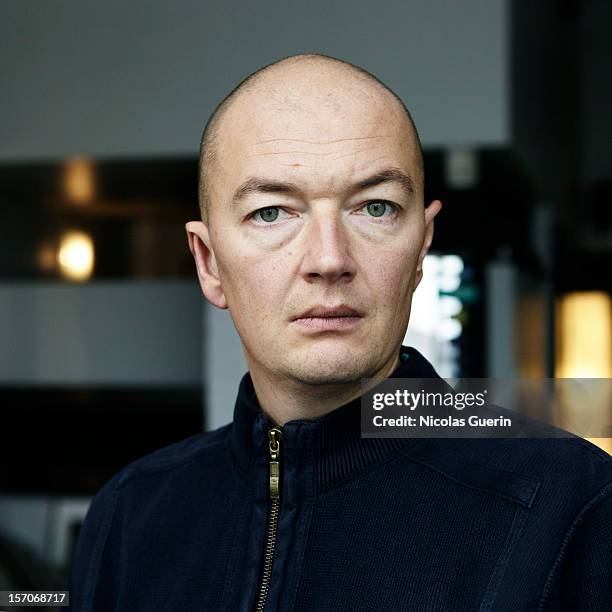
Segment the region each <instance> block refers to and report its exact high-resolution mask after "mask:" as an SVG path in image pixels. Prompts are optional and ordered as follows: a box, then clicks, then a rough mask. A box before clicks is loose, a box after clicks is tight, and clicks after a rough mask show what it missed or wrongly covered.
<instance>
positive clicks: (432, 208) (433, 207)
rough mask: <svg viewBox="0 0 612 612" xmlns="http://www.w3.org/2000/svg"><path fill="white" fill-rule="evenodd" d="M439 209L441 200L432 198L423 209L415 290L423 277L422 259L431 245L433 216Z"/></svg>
mask: <svg viewBox="0 0 612 612" xmlns="http://www.w3.org/2000/svg"><path fill="white" fill-rule="evenodd" d="M441 209H442V202H440V200H434V201H433V202H432V203H431V204H430V205H429V206H428V207H427V208H426V209H425V237H424V239H423V247H422V248H421V252H420V253H419V259H418V261H417V268H416V278H415V283H414V289H415V290H416V288H417V287H418V286H419V283H420V282H421V279H422V278H423V260H424V259H425V255H427V252H428V251H429V247H430V246H431V241H432V240H433V233H434V217H435V216H436V215H437V214H438V213H439V212H440V210H441Z"/></svg>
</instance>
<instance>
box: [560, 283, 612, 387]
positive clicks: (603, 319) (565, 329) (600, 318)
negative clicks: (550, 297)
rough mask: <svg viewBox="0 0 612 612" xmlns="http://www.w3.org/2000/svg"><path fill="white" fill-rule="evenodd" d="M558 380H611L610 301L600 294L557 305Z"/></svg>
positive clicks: (579, 294) (575, 295)
mask: <svg viewBox="0 0 612 612" xmlns="http://www.w3.org/2000/svg"><path fill="white" fill-rule="evenodd" d="M557 320H558V327H557V351H556V353H557V354H556V367H555V375H556V376H557V377H558V378H612V299H611V298H610V296H609V295H608V294H607V293H605V292H603V291H581V292H576V293H568V294H567V295H564V296H562V297H561V298H559V299H558V301H557Z"/></svg>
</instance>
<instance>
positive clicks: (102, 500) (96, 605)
mask: <svg viewBox="0 0 612 612" xmlns="http://www.w3.org/2000/svg"><path fill="white" fill-rule="evenodd" d="M119 476H120V474H117V475H116V476H115V477H113V478H112V479H111V480H109V481H108V482H107V483H106V484H105V485H104V486H103V487H102V488H101V489H100V490H99V491H98V493H97V494H96V495H95V496H94V498H93V499H92V501H91V504H90V506H89V509H88V510H87V514H86V515H85V519H84V521H83V524H82V526H81V530H80V532H79V537H78V541H77V545H76V549H75V551H74V556H73V559H72V565H71V568H70V572H69V576H68V584H67V588H68V591H69V592H70V604H69V607H68V610H70V611H74V612H93V611H94V610H96V611H97V610H105V611H106V612H110V610H112V609H113V608H114V605H113V606H112V607H108V606H109V604H110V601H112V600H110V601H108V600H107V601H106V602H102V601H101V600H100V597H99V595H98V594H104V596H105V597H109V599H110V598H111V597H113V595H116V589H115V590H114V593H113V592H110V593H109V592H108V587H110V586H111V585H110V584H108V582H109V570H110V567H109V563H108V559H107V558H106V556H107V550H106V549H107V542H108V538H109V533H110V531H111V527H112V523H113V518H114V515H115V508H116V503H117V495H118V490H117V488H116V484H117V481H118V477H119ZM104 583H107V584H104ZM111 605H112V604H111Z"/></svg>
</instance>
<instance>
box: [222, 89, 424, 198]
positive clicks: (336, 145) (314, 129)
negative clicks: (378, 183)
mask: <svg viewBox="0 0 612 612" xmlns="http://www.w3.org/2000/svg"><path fill="white" fill-rule="evenodd" d="M415 147H416V142H415V140H414V136H413V132H412V128H411V126H410V124H409V121H408V119H407V117H406V115H405V113H404V112H403V109H402V108H401V106H400V104H399V102H398V101H397V100H396V99H395V98H394V97H393V96H392V95H391V94H389V92H386V91H385V90H382V88H378V89H377V88H374V87H372V86H370V87H367V88H366V87H365V86H363V85H362V86H361V87H360V86H359V83H350V84H345V86H344V87H342V88H340V89H338V88H336V89H333V88H326V87H324V86H321V87H320V89H316V88H311V89H310V90H304V88H303V87H296V88H289V89H285V90H280V91H279V90H266V89H264V88H262V89H259V90H257V91H255V92H249V93H247V94H246V95H244V96H243V97H240V98H238V99H237V100H236V101H235V103H233V104H232V105H231V106H230V107H229V108H228V110H227V112H226V114H225V116H224V117H223V121H222V122H221V125H220V127H219V135H218V147H217V161H216V166H217V167H216V169H215V174H216V175H217V179H219V180H218V181H215V182H216V183H218V185H217V187H218V188H219V189H220V190H222V191H223V192H225V193H226V194H227V191H228V190H229V189H232V188H234V187H235V186H236V185H237V184H239V183H240V182H242V181H243V180H244V179H245V178H248V177H250V176H254V175H255V176H260V175H263V177H264V178H277V179H291V180H293V181H294V182H295V181H296V180H297V181H299V180H302V181H303V182H305V183H306V184H307V183H309V182H313V181H314V182H316V184H317V185H320V186H321V188H325V189H327V188H329V187H335V186H340V185H342V184H344V182H345V181H350V180H352V179H353V178H355V176H356V175H361V174H362V173H363V172H368V171H370V170H377V168H376V167H374V166H379V167H380V168H382V167H388V166H390V165H391V166H395V167H403V168H404V169H405V170H406V171H407V172H410V171H413V172H414V171H415V160H416V157H415ZM415 182H418V181H416V177H415Z"/></svg>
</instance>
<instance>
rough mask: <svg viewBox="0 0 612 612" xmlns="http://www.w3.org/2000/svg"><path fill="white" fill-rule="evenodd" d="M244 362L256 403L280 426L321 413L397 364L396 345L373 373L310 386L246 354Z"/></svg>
mask: <svg viewBox="0 0 612 612" xmlns="http://www.w3.org/2000/svg"><path fill="white" fill-rule="evenodd" d="M247 363H248V366H249V371H250V374H251V379H252V381H253V387H254V389H255V393H256V395H257V399H258V401H259V405H260V406H261V408H262V410H263V411H264V412H265V413H266V415H267V416H268V417H269V419H270V420H271V421H272V422H273V423H274V424H275V425H277V426H283V425H284V424H285V423H286V422H287V421H292V420H295V419H313V418H317V417H320V416H323V415H325V414H327V413H329V412H331V411H332V410H335V409H336V408H338V407H339V406H342V405H344V404H346V403H348V402H350V401H352V400H354V399H355V398H357V397H359V396H361V395H362V394H363V393H364V392H365V391H367V389H368V388H370V387H373V386H375V385H376V384H377V383H378V382H380V381H381V380H384V379H385V378H388V377H389V376H390V375H391V374H392V373H393V372H394V371H395V369H396V368H397V367H398V365H399V347H398V348H397V349H396V350H394V351H393V353H392V354H391V355H390V356H389V358H388V359H387V361H386V362H385V363H384V364H383V365H382V366H381V367H380V368H378V369H377V370H376V371H375V372H374V373H363V374H362V375H361V376H359V378H358V379H357V380H351V381H348V382H346V383H338V384H329V385H312V384H307V383H304V382H302V381H300V380H297V379H295V378H290V377H287V376H279V375H278V374H272V373H270V372H269V371H268V370H266V369H264V368H261V367H258V366H257V365H256V364H254V363H252V362H251V360H250V359H249V356H248V355H247ZM362 378H370V379H372V380H371V381H370V384H369V385H368V387H362V384H361V379H362Z"/></svg>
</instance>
